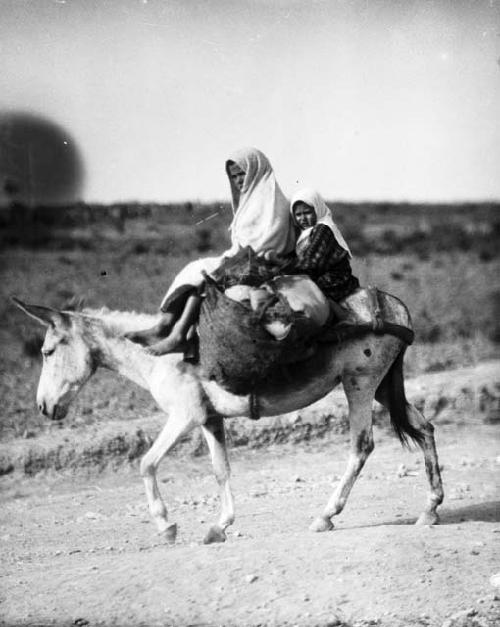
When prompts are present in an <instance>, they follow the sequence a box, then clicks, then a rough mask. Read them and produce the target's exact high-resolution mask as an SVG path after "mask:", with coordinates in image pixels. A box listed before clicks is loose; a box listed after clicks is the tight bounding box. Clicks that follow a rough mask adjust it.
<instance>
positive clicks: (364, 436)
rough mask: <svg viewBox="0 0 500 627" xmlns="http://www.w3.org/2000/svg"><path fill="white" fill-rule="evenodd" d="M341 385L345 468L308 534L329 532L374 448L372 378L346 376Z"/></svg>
mask: <svg viewBox="0 0 500 627" xmlns="http://www.w3.org/2000/svg"><path fill="white" fill-rule="evenodd" d="M343 384H344V389H345V392H346V396H347V400H348V403H349V428H350V437H351V451H350V454H349V460H348V462H347V468H346V469H345V472H344V474H343V475H342V478H341V479H340V481H339V483H338V485H337V488H336V490H335V492H334V493H333V495H332V496H331V498H330V500H329V501H328V503H327V505H326V507H325V509H324V512H323V515H322V516H319V517H318V518H315V519H314V520H313V522H312V523H311V526H310V527H309V529H311V531H329V530H330V529H333V523H332V521H331V518H332V516H335V515H337V514H340V512H341V511H342V510H343V509H344V506H345V504H346V501H347V497H348V496H349V494H350V492H351V490H352V487H353V485H354V483H355V481H356V479H357V478H358V475H359V473H360V472H361V469H362V468H363V466H364V464H365V462H366V460H367V459H368V456H369V455H370V453H371V452H372V451H373V447H374V444H373V432H372V402H373V397H374V392H375V388H376V385H375V382H374V379H373V377H367V376H364V377H361V376H357V377H354V376H346V377H344V378H343Z"/></svg>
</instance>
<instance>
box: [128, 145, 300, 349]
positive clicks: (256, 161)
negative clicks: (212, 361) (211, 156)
mask: <svg viewBox="0 0 500 627" xmlns="http://www.w3.org/2000/svg"><path fill="white" fill-rule="evenodd" d="M226 174H227V176H228V178H229V183H230V186H231V199H232V203H231V204H232V209H233V221H232V223H231V226H230V229H229V230H230V232H231V248H230V249H229V250H227V251H226V252H225V253H223V255H221V256H220V257H209V258H205V259H199V260H197V261H194V262H191V263H189V264H188V265H187V266H186V267H185V268H184V269H183V270H182V271H181V272H180V273H179V274H178V275H177V276H176V277H175V279H174V281H173V283H172V285H171V286H170V288H169V290H168V292H167V294H166V296H165V298H164V299H163V301H162V303H161V306H160V309H161V311H162V313H163V316H162V319H161V320H160V322H159V323H158V324H157V325H155V326H154V327H153V328H151V329H146V330H145V331H140V332H137V333H130V334H128V335H127V336H126V337H128V338H129V339H130V340H132V341H134V342H139V343H141V344H150V343H151V342H155V343H153V344H152V345H151V346H149V348H148V349H147V350H148V352H150V353H151V354H153V355H163V354H165V353H171V352H177V351H181V350H184V348H185V344H186V341H187V340H188V339H189V338H190V337H194V334H195V331H194V327H193V325H194V324H195V323H196V321H197V320H198V314H199V310H200V305H201V297H200V294H199V292H200V288H201V286H202V285H203V272H207V273H208V274H210V273H212V272H214V271H215V270H216V269H217V268H218V267H219V266H220V265H221V263H222V261H223V259H224V257H232V256H234V255H235V254H236V253H237V252H238V251H239V250H240V249H241V248H245V247H246V246H250V247H251V248H253V250H254V251H255V252H256V253H257V254H261V255H265V256H270V255H283V254H287V253H289V252H290V251H291V250H292V249H293V241H294V234H293V224H292V222H291V220H290V213H289V208H288V201H287V200H286V198H285V196H284V195H283V192H282V191H281V188H280V187H279V185H278V183H277V181H276V178H275V175H274V172H273V169H272V167H271V164H270V163H269V160H268V159H267V157H266V156H265V155H264V154H263V153H262V152H260V151H259V150H257V149H256V148H244V149H242V150H240V151H238V152H236V153H234V154H233V155H232V156H231V157H230V158H229V159H228V160H227V161H226ZM162 338H163V339H162Z"/></svg>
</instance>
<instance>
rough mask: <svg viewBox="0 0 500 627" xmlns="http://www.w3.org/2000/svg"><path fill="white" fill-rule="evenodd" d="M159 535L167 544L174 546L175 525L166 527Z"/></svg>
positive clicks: (175, 536)
mask: <svg viewBox="0 0 500 627" xmlns="http://www.w3.org/2000/svg"><path fill="white" fill-rule="evenodd" d="M161 535H162V536H163V537H164V538H165V540H166V541H167V542H168V544H174V543H175V539H176V538H177V523H172V524H171V525H168V527H166V528H165V529H164V530H163V531H162V532H161Z"/></svg>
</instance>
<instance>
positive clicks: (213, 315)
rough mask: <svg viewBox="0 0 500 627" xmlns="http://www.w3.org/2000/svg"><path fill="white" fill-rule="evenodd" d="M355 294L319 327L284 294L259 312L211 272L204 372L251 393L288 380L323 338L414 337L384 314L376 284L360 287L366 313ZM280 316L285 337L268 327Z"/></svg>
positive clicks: (202, 331) (202, 345) (202, 343)
mask: <svg viewBox="0 0 500 627" xmlns="http://www.w3.org/2000/svg"><path fill="white" fill-rule="evenodd" d="M349 300H350V297H348V298H347V299H345V301H343V303H342V306H343V308H344V309H345V310H346V311H347V313H348V316H347V318H344V319H343V320H341V321H340V322H338V323H336V324H333V323H330V324H328V323H327V324H326V325H324V326H323V327H321V328H320V329H318V327H317V326H314V325H311V324H310V321H309V320H307V319H306V318H305V317H304V316H301V315H300V313H297V312H294V311H292V310H291V308H290V307H289V306H287V304H286V303H284V302H283V301H282V300H280V299H279V298H278V299H277V301H276V302H275V303H274V308H273V306H269V304H268V306H267V308H266V309H265V311H254V310H252V309H251V308H249V307H246V306H245V305H243V304H242V303H240V302H238V301H235V300H233V299H231V298H229V297H228V296H226V294H225V293H224V292H223V291H222V289H221V287H220V286H219V285H218V283H217V282H216V281H214V280H213V279H212V278H211V277H209V276H207V277H206V287H205V298H204V300H203V303H202V307H201V312H200V318H199V323H198V336H199V363H200V366H201V368H202V371H203V374H204V376H205V377H206V378H207V379H209V380H214V381H217V383H218V384H219V385H221V386H222V387H224V388H225V389H227V390H228V391H230V392H232V393H234V394H241V395H243V394H245V395H246V394H252V393H254V392H255V390H257V389H258V388H259V387H260V386H261V385H262V384H263V383H266V384H269V383H272V382H273V380H275V381H276V382H279V381H282V380H283V378H285V379H286V375H287V372H286V369H287V366H288V365H290V364H293V363H296V362H300V361H303V360H305V359H309V358H311V357H312V356H313V355H314V352H315V350H316V349H317V347H318V345H319V344H321V343H336V344H338V343H341V342H345V341H346V340H348V339H355V338H358V337H363V336H364V335H366V334H368V333H375V334H380V335H381V334H385V333H390V334H392V335H396V336H397V337H399V338H400V339H402V340H403V341H404V342H405V343H406V344H411V343H412V342H413V331H412V330H411V329H409V328H406V327H402V326H400V325H396V324H393V323H390V322H387V321H385V320H384V319H383V311H382V308H381V306H380V302H379V292H378V290H377V289H375V288H365V289H360V290H358V294H357V300H358V301H359V300H364V302H365V303H366V304H365V305H364V310H365V311H364V315H361V316H360V315H359V314H354V312H353V310H352V309H350V307H349ZM264 314H265V315H264ZM273 317H274V318H280V320H281V321H282V322H283V323H284V324H286V325H287V326H288V327H289V329H290V330H289V332H288V333H287V335H286V336H285V337H283V338H282V339H279V340H277V339H275V338H274V337H273V336H272V335H270V333H269V332H268V331H266V329H265V325H264V324H263V323H264V321H265V319H267V321H269V319H273Z"/></svg>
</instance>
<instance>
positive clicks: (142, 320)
mask: <svg viewBox="0 0 500 627" xmlns="http://www.w3.org/2000/svg"><path fill="white" fill-rule="evenodd" d="M78 313H80V314H81V315H83V316H85V317H87V318H94V319H96V320H99V321H100V322H102V323H103V324H104V326H105V327H106V330H107V331H109V332H110V333H112V334H113V335H122V334H123V333H130V332H131V331H140V330H141V329H146V328H148V327H151V326H153V325H154V324H155V323H156V322H158V320H159V317H160V314H147V313H141V312H137V311H113V310H112V309H108V308H107V307H101V308H100V309H90V308H88V307H85V308H84V309H82V310H81V311H80V312H78Z"/></svg>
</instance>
